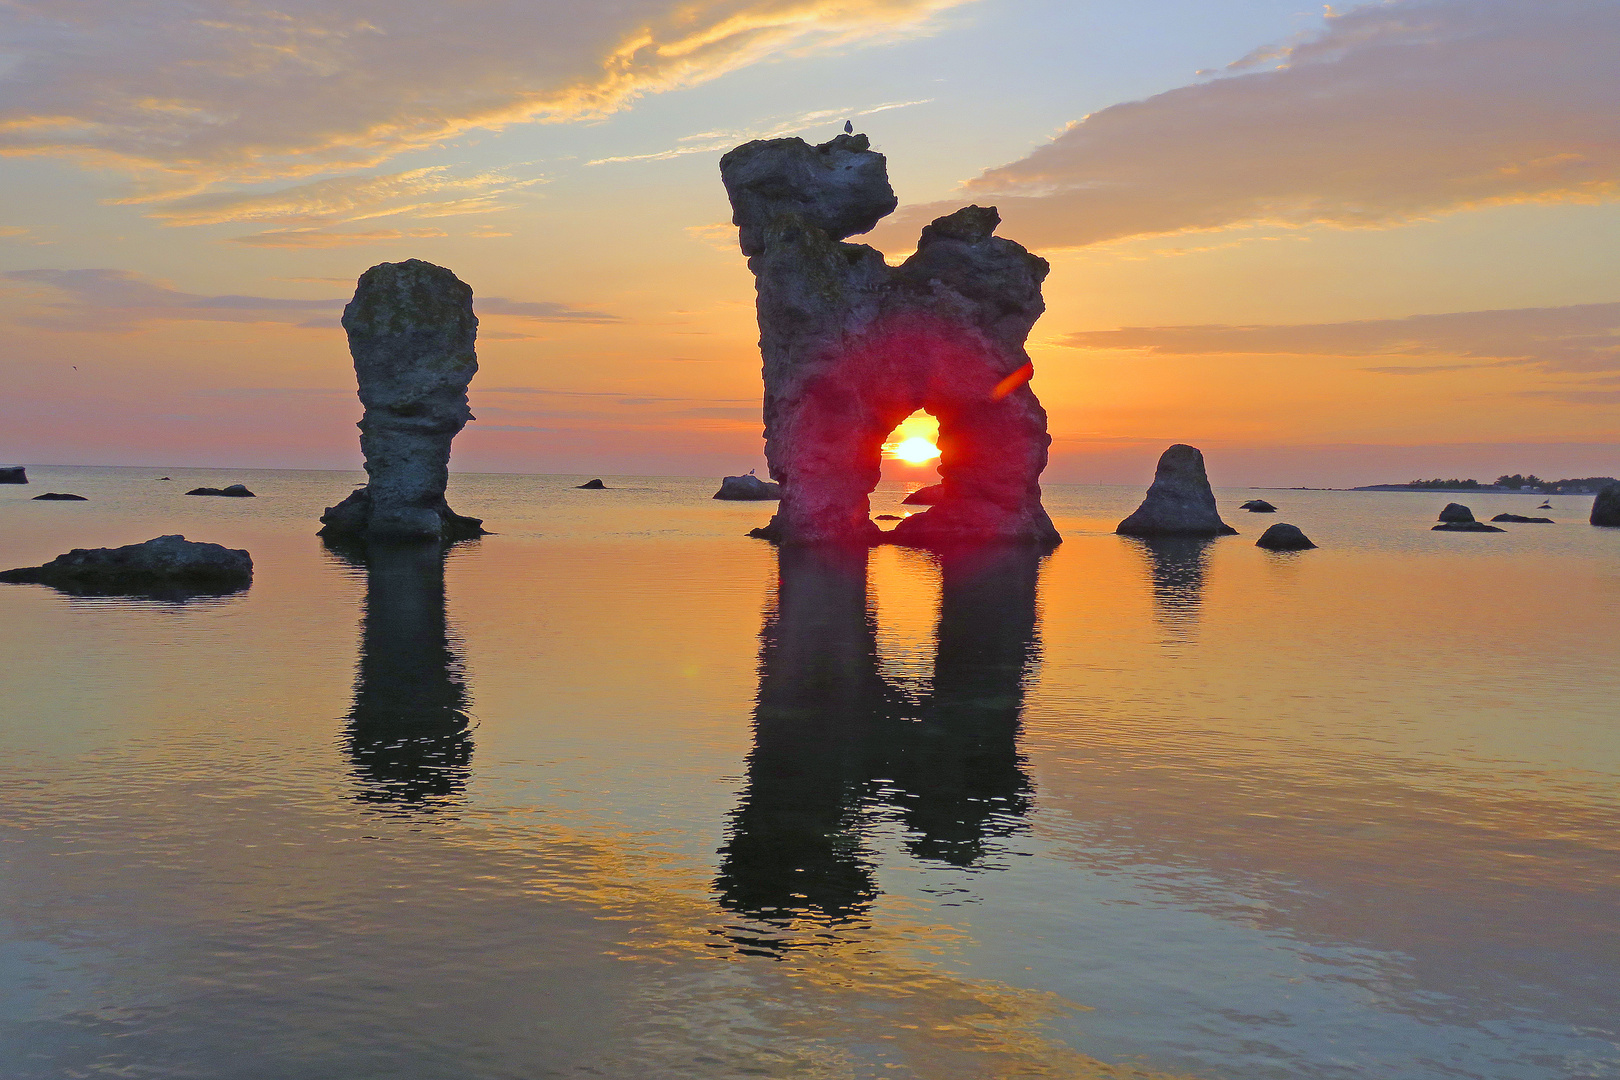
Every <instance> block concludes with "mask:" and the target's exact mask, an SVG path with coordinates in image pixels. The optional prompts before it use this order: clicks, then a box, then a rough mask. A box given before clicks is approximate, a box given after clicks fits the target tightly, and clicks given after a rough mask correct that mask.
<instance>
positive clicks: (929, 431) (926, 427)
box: [883, 409, 939, 465]
mask: <svg viewBox="0 0 1620 1080" xmlns="http://www.w3.org/2000/svg"><path fill="white" fill-rule="evenodd" d="M938 441H939V421H938V420H936V419H935V418H934V417H932V416H930V415H928V414H927V413H926V412H923V411H922V410H921V409H918V410H917V411H916V412H914V413H912V414H911V415H910V416H908V417H906V418H905V419H904V420H902V421H900V423H899V424H898V425H896V427H895V429H894V431H892V432H891V433H890V434H889V437H888V439H887V440H885V442H884V443H883V456H884V457H886V458H889V459H891V460H893V461H904V462H905V463H906V464H908V465H926V464H927V463H928V462H930V461H933V460H934V459H935V458H937V457H939V445H938Z"/></svg>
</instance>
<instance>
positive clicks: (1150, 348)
mask: <svg viewBox="0 0 1620 1080" xmlns="http://www.w3.org/2000/svg"><path fill="white" fill-rule="evenodd" d="M1054 344H1057V345H1065V346H1070V347H1073V348H1083V349H1129V350H1135V351H1138V352H1142V353H1145V354H1148V355H1154V356H1217V355H1234V354H1237V355H1245V354H1246V355H1254V354H1284V355H1291V356H1342V357H1356V356H1379V357H1383V356H1390V357H1408V358H1413V359H1417V358H1425V357H1434V358H1436V359H1443V360H1464V361H1472V362H1471V363H1440V364H1435V365H1420V366H1393V367H1373V368H1367V369H1365V370H1368V371H1374V372H1380V373H1384V374H1415V373H1422V372H1439V371H1456V370H1460V369H1463V368H1469V367H1481V366H1486V365H1489V364H1502V365H1514V366H1519V365H1522V366H1527V367H1534V368H1538V369H1540V370H1543V371H1549V372H1565V373H1583V372H1600V371H1616V370H1620V303H1613V304H1575V305H1571V306H1569V307H1545V308H1509V309H1505V310H1499V311H1460V312H1450V313H1447V314H1442V315H1413V316H1411V317H1410V318H1405V319H1366V320H1361V321H1358V322H1339V323H1308V324H1301V325H1259V326H1225V325H1211V326H1133V327H1124V328H1121V329H1119V330H1089V331H1082V332H1080V333H1074V334H1068V335H1066V336H1064V337H1062V338H1060V339H1058V340H1057V341H1056V342H1054Z"/></svg>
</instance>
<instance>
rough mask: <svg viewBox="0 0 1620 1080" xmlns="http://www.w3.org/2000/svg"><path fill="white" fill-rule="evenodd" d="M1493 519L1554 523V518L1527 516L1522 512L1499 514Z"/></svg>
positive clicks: (1529, 522) (1535, 523) (1528, 522)
mask: <svg viewBox="0 0 1620 1080" xmlns="http://www.w3.org/2000/svg"><path fill="white" fill-rule="evenodd" d="M1491 520H1492V521H1511V522H1513V523H1514V524H1516V525H1554V524H1557V523H1556V522H1555V521H1553V519H1552V518H1537V517H1525V516H1524V515H1522V514H1497V515H1496V516H1495V517H1493V518H1491Z"/></svg>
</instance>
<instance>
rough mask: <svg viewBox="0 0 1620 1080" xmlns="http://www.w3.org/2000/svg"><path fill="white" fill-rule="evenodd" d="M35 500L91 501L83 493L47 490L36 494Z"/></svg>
mask: <svg viewBox="0 0 1620 1080" xmlns="http://www.w3.org/2000/svg"><path fill="white" fill-rule="evenodd" d="M34 501H35V502H89V501H90V500H89V499H86V498H85V497H84V496H83V495H70V494H68V493H67V492H65V491H47V492H46V493H45V494H43V495H35V496H34Z"/></svg>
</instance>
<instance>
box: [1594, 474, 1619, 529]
mask: <svg viewBox="0 0 1620 1080" xmlns="http://www.w3.org/2000/svg"><path fill="white" fill-rule="evenodd" d="M1591 521H1592V524H1593V525H1603V526H1606V527H1608V528H1611V529H1620V484H1610V485H1609V486H1608V487H1606V488H1604V489H1603V490H1602V491H1600V492H1598V493H1597V498H1595V499H1593V500H1592V518H1591Z"/></svg>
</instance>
